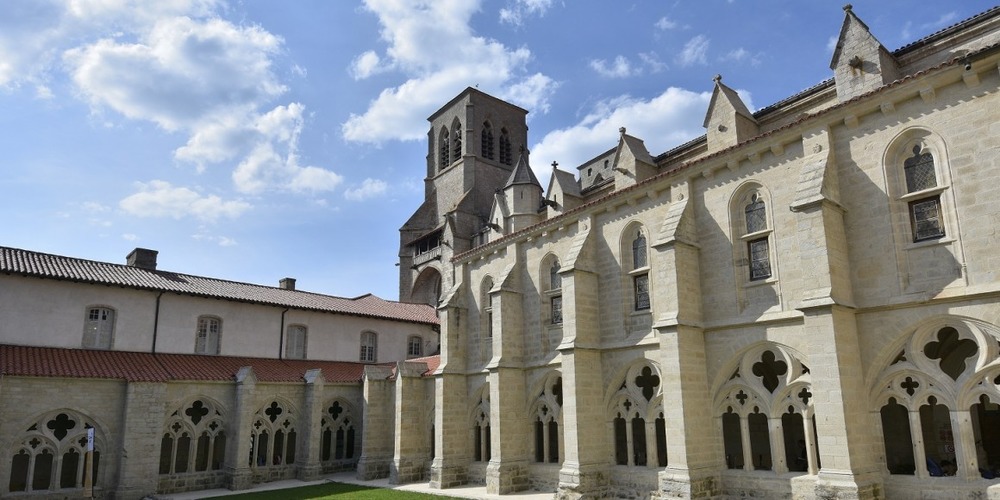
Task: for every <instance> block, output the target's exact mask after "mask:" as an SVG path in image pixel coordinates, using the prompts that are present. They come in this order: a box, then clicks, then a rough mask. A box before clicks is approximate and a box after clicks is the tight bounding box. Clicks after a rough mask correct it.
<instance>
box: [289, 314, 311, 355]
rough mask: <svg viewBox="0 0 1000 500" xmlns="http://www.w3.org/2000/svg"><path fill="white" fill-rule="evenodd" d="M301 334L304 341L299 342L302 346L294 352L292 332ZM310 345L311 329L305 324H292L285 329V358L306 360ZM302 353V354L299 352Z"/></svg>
mask: <svg viewBox="0 0 1000 500" xmlns="http://www.w3.org/2000/svg"><path fill="white" fill-rule="evenodd" d="M293 331H296V332H301V335H302V339H301V342H299V343H300V344H301V345H300V346H298V348H297V349H296V350H295V352H292V349H291V348H292V347H295V346H294V345H293V343H292V339H293V338H294V336H293V335H292V332H293ZM308 343H309V327H307V326H306V325H303V324H297V323H296V324H291V325H288V327H286V328H285V358H286V359H306V353H307V352H308ZM299 351H301V352H299Z"/></svg>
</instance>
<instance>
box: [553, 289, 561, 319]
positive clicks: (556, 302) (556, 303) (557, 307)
mask: <svg viewBox="0 0 1000 500" xmlns="http://www.w3.org/2000/svg"><path fill="white" fill-rule="evenodd" d="M562 322H563V316H562V295H556V296H554V297H552V324H553V325H561V324H562Z"/></svg>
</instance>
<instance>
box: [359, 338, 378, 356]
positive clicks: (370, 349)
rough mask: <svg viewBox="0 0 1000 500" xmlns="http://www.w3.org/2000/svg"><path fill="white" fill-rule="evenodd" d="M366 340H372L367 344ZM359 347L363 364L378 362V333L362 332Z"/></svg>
mask: <svg viewBox="0 0 1000 500" xmlns="http://www.w3.org/2000/svg"><path fill="white" fill-rule="evenodd" d="M366 340H370V342H366ZM359 345H360V347H361V350H360V354H359V355H358V359H359V360H360V361H361V362H362V363H377V362H378V333H376V332H373V331H370V330H367V331H364V332H361V337H360V338H359Z"/></svg>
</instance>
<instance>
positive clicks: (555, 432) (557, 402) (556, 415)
mask: <svg viewBox="0 0 1000 500" xmlns="http://www.w3.org/2000/svg"><path fill="white" fill-rule="evenodd" d="M561 407H562V377H557V376H554V375H552V376H549V377H548V378H546V379H545V384H544V386H543V389H542V391H541V393H540V394H539V395H538V398H536V399H535V403H534V404H533V408H534V411H533V413H532V414H533V416H534V427H533V428H534V446H535V462H548V463H553V464H557V463H560V461H559V460H560V459H559V456H560V455H559V449H560V448H561V447H562V438H561V433H560V425H559V424H560V421H561V420H562V410H561Z"/></svg>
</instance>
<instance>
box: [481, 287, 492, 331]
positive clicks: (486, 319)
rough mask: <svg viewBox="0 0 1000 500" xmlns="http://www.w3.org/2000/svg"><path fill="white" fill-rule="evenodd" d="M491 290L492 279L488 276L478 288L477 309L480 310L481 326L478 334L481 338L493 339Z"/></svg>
mask: <svg viewBox="0 0 1000 500" xmlns="http://www.w3.org/2000/svg"><path fill="white" fill-rule="evenodd" d="M492 289H493V279H492V278H490V277H489V276H487V277H485V278H483V283H482V284H481V285H480V286H479V307H480V308H481V310H482V314H481V316H482V324H481V325H480V330H479V331H480V332H482V333H483V335H482V337H483V338H491V337H493V301H492V300H491V299H490V290H492Z"/></svg>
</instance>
